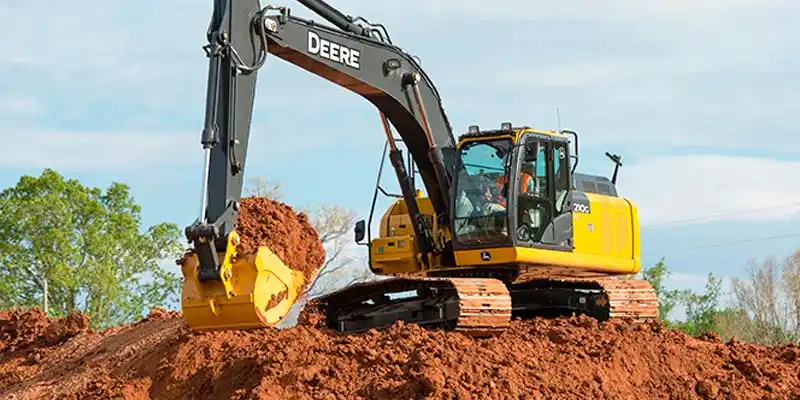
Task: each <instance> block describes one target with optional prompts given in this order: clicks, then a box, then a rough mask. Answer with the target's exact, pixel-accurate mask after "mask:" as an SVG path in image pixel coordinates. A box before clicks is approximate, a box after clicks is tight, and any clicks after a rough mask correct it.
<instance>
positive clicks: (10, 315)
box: [0, 307, 89, 352]
mask: <svg viewBox="0 0 800 400" xmlns="http://www.w3.org/2000/svg"><path fill="white" fill-rule="evenodd" d="M88 329H89V317H87V316H86V315H84V314H80V313H71V314H69V315H67V317H66V318H64V319H54V318H49V317H47V315H45V313H44V312H43V311H41V310H40V309H39V308H38V307H37V308H33V309H30V310H27V311H23V310H6V311H0V351H2V352H13V351H14V350H16V349H18V348H25V347H29V346H31V345H33V344H38V343H39V342H41V343H44V344H47V345H54V344H58V343H61V342H63V341H65V340H67V339H69V338H71V337H73V336H75V335H77V334H79V333H82V332H85V331H87V330H88Z"/></svg>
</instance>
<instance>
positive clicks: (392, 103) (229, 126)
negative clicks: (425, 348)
mask: <svg viewBox="0 0 800 400" xmlns="http://www.w3.org/2000/svg"><path fill="white" fill-rule="evenodd" d="M299 1H300V3H302V4H303V5H305V6H306V7H308V8H309V9H310V10H312V11H314V12H315V13H317V14H318V15H320V16H321V17H323V18H324V19H325V20H327V21H328V22H330V23H331V24H333V25H334V26H326V25H322V24H319V23H317V22H314V21H311V20H306V19H302V18H297V17H294V16H292V15H291V12H290V9H289V8H287V7H282V6H281V7H279V6H266V7H262V6H261V4H260V2H259V1H258V0H236V1H233V0H214V8H213V14H212V18H211V22H210V24H209V27H208V31H207V35H206V36H207V40H208V43H207V44H206V45H205V46H204V50H205V51H206V54H207V56H208V58H209V73H208V91H207V97H206V110H205V123H204V126H203V131H202V138H201V144H202V146H203V149H204V157H205V158H204V168H203V180H202V182H203V189H202V200H201V207H200V213H199V216H198V218H197V220H195V221H194V223H193V224H191V225H190V226H188V227H187V228H186V230H185V233H186V237H187V239H188V240H189V241H190V242H191V243H192V244H193V246H194V253H195V254H196V256H197V263H198V265H197V268H196V280H197V282H196V284H195V286H197V287H200V286H202V285H203V283H205V282H209V283H210V284H213V283H214V282H217V281H220V282H223V283H224V285H225V290H226V292H227V295H228V297H230V296H231V295H230V293H231V292H233V291H234V290H233V283H232V281H231V280H230V278H229V276H230V271H231V270H232V268H230V267H226V264H225V263H226V261H225V260H226V258H225V252H226V251H227V252H230V250H231V243H232V242H231V241H232V238H233V237H235V232H234V225H235V222H236V218H237V215H238V202H239V199H240V197H241V192H242V185H243V171H244V168H245V161H246V157H247V146H248V141H249V136H250V129H251V118H252V114H253V104H254V98H255V93H256V84H257V75H258V74H259V72H261V73H263V70H261V68H262V67H263V66H264V65H265V62H266V59H267V58H268V56H269V55H273V56H276V57H278V58H280V59H282V60H285V61H287V62H289V63H291V64H294V65H296V66H299V67H301V68H303V69H305V70H306V71H309V72H311V73H312V74H314V75H317V76H320V77H322V78H325V79H326V80H328V81H330V82H333V83H335V84H337V85H339V86H341V87H344V88H346V89H349V90H350V91H352V92H355V93H357V94H359V95H361V96H362V97H364V98H365V99H367V100H368V101H370V102H371V103H372V104H374V105H375V106H376V107H377V108H378V110H379V115H380V117H381V119H382V122H383V127H384V133H385V134H386V138H387V140H388V141H389V143H390V146H391V153H390V160H391V161H392V165H393V167H394V169H395V172H396V174H397V178H398V182H399V184H400V187H401V191H402V193H403V197H404V199H405V201H406V205H407V207H408V211H409V214H410V217H411V220H412V222H413V231H414V235H415V238H416V243H417V246H418V250H419V253H420V254H421V256H420V261H421V262H423V263H427V262H428V260H429V259H428V257H427V256H428V254H430V253H434V252H439V251H442V248H441V246H437V245H436V243H435V241H434V239H433V233H432V230H431V226H430V223H429V222H428V221H427V220H426V219H425V218H423V216H422V215H421V214H420V212H419V208H418V205H417V202H416V194H415V191H414V187H413V180H412V179H411V178H410V177H409V173H413V172H414V171H410V172H409V171H406V168H405V164H404V161H403V156H402V154H401V153H400V151H399V150H398V149H397V147H396V146H395V143H394V135H393V134H392V133H391V129H390V126H389V122H391V124H392V125H393V126H394V127H395V129H396V130H397V133H398V134H399V136H400V138H401V139H402V140H403V142H404V143H405V145H406V147H407V149H408V151H409V153H410V155H411V157H412V159H413V160H414V163H415V164H416V166H417V169H418V171H419V173H420V175H421V177H422V181H423V184H424V186H425V188H426V190H427V193H428V196H429V197H430V199H431V203H432V205H433V208H434V211H435V212H436V217H437V218H438V221H439V223H440V226H446V225H447V223H448V222H449V208H450V199H449V195H450V187H451V181H452V172H453V167H454V164H455V156H456V155H455V148H456V141H455V139H454V137H453V135H452V129H451V127H450V124H449V122H448V120H447V116H446V114H445V112H444V109H443V107H442V104H441V98H440V97H439V93H438V92H437V90H436V88H435V86H434V85H433V83H432V82H431V80H430V78H429V77H428V76H427V75H426V74H425V72H424V71H423V70H422V68H421V67H420V65H419V63H418V62H417V61H415V60H414V58H413V57H412V56H410V55H409V54H407V53H405V52H404V51H402V50H401V49H400V48H399V47H397V46H395V45H393V44H392V43H391V42H390V39H389V37H388V33H387V32H386V31H385V29H382V27H381V26H377V25H369V24H368V23H365V24H364V25H360V24H358V23H356V22H357V21H358V20H360V21H363V19H360V18H359V19H353V18H351V17H349V16H345V15H344V14H342V13H341V12H339V11H337V10H335V9H334V8H333V7H331V6H330V5H328V4H327V3H325V2H324V1H321V0H299ZM270 95H274V94H273V93H270ZM267 134H273V133H271V132H267ZM275 143H276V145H279V143H278V141H277V140H276V141H275ZM287 150H288V149H287ZM234 245H235V240H234ZM226 275H227V277H226ZM306 278H308V277H306ZM197 290H200V289H197ZM205 297H208V296H205ZM212 308H214V307H213V304H212Z"/></svg>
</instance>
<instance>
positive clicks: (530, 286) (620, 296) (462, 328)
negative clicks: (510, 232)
mask: <svg viewBox="0 0 800 400" xmlns="http://www.w3.org/2000/svg"><path fill="white" fill-rule="evenodd" d="M318 302H319V306H320V308H321V311H322V312H323V313H324V314H325V316H326V321H327V325H328V327H329V328H331V329H335V330H337V331H340V332H344V333H351V332H363V331H366V330H369V329H373V328H375V329H381V328H385V327H388V326H390V325H392V324H394V323H395V322H396V321H400V320H402V321H404V322H406V323H413V324H417V325H420V326H423V327H430V328H443V329H446V330H453V331H457V332H461V333H464V334H467V335H470V336H491V335H494V334H497V333H500V332H502V331H504V330H505V329H506V328H507V327H508V325H509V324H510V322H511V320H512V319H514V318H517V317H519V318H533V317H539V316H544V317H552V316H559V315H570V314H573V313H577V314H586V315H588V316H591V317H593V318H596V319H597V320H599V321H606V320H609V319H612V318H615V319H616V318H625V319H631V320H633V321H634V322H644V321H647V320H654V319H658V299H657V296H656V294H655V292H654V291H653V288H652V287H651V286H650V284H649V283H648V282H647V281H644V280H637V279H614V278H601V279H569V280H561V279H559V280H555V279H534V280H529V281H525V282H521V283H513V282H511V281H505V280H501V279H498V278H484V277H477V278H475V277H469V278H467V277H451V278H445V277H392V278H388V279H383V280H379V281H377V282H367V283H360V284H356V285H353V286H350V287H347V288H345V289H342V290H339V291H337V292H333V293H331V294H328V295H326V296H324V297H321V298H319V299H318Z"/></svg>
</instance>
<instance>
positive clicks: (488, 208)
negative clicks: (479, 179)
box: [481, 182, 506, 216]
mask: <svg viewBox="0 0 800 400" xmlns="http://www.w3.org/2000/svg"><path fill="white" fill-rule="evenodd" d="M493 189H495V190H493ZM481 190H482V191H483V199H484V200H486V203H484V204H483V206H482V207H481V214H483V215H484V216H488V215H491V214H493V213H496V212H504V211H505V210H506V202H505V199H503V198H502V196H500V195H499V194H495V193H496V188H493V187H492V184H491V183H489V182H483V183H481ZM493 192H495V193H493Z"/></svg>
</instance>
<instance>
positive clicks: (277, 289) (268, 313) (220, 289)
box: [181, 240, 314, 331]
mask: <svg viewBox="0 0 800 400" xmlns="http://www.w3.org/2000/svg"><path fill="white" fill-rule="evenodd" d="M220 258H221V259H222V260H224V261H223V268H222V270H229V271H230V272H231V274H230V279H229V283H228V284H227V285H226V284H225V283H223V282H222V281H210V282H200V281H199V279H198V277H197V268H198V265H199V262H198V259H197V255H192V256H191V257H190V258H189V259H188V260H187V261H186V262H185V263H184V264H183V266H182V268H181V271H182V273H183V277H184V282H183V289H182V293H181V308H182V311H183V317H184V319H185V320H186V322H187V323H188V324H189V326H190V327H191V328H192V329H195V330H200V331H205V330H218V329H247V328H258V327H268V326H275V325H277V324H278V323H279V322H280V321H281V320H282V319H283V318H284V317H285V316H286V314H288V313H289V310H290V309H291V307H292V305H293V304H294V302H295V301H296V300H297V297H298V296H299V295H300V289H301V288H302V287H303V285H304V284H305V282H308V281H310V280H311V279H313V278H314V277H305V276H303V273H302V272H300V271H296V270H293V269H291V268H289V267H288V266H286V265H285V264H284V263H283V262H282V261H281V260H280V259H279V258H278V256H276V255H275V253H273V252H272V251H271V250H270V249H268V248H266V247H259V248H258V250H257V252H256V254H254V255H251V256H249V257H245V258H238V257H236V255H235V245H232V242H231V240H229V241H228V248H227V249H226V251H225V254H222V255H220ZM226 261H227V262H228V264H225V262H226ZM226 286H228V288H227V289H226ZM282 293H285V295H286V296H285V297H284V298H283V300H282V301H280V302H279V303H278V304H275V305H274V306H273V307H271V308H269V309H267V306H268V305H269V302H270V300H271V299H272V297H273V295H274V296H277V295H280V294H282Z"/></svg>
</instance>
